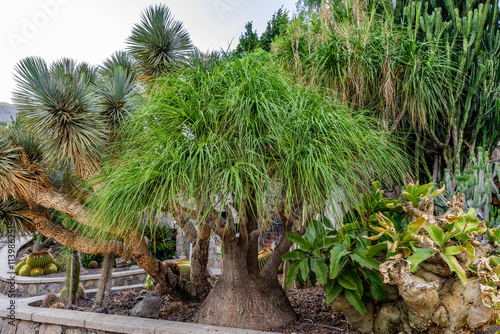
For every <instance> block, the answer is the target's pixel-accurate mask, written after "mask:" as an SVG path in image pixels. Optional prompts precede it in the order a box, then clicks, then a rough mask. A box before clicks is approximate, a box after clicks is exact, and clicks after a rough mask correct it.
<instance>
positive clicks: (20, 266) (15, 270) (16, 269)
mask: <svg viewBox="0 0 500 334" xmlns="http://www.w3.org/2000/svg"><path fill="white" fill-rule="evenodd" d="M25 264H26V258H24V259H22V260H21V261H19V263H18V264H17V265H16V267H15V268H14V273H15V274H16V275H19V270H21V268H22V267H23V266H24V265H25Z"/></svg>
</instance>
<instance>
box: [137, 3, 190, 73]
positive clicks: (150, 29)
mask: <svg viewBox="0 0 500 334" xmlns="http://www.w3.org/2000/svg"><path fill="white" fill-rule="evenodd" d="M127 44H128V52H129V53H130V55H131V56H132V57H133V58H134V59H135V61H136V62H137V66H138V70H139V72H140V74H141V76H142V79H143V80H145V81H147V80H149V79H152V78H156V77H159V76H161V75H162V74H163V73H165V72H166V71H171V70H172V69H174V68H175V67H176V66H178V65H180V64H183V63H184V62H185V60H186V56H187V55H188V52H189V50H190V49H191V48H192V44H191V40H190V38H189V33H188V32H187V30H186V29H184V27H183V24H182V22H181V21H177V20H175V19H174V16H173V15H172V13H171V11H170V9H169V8H168V7H167V6H166V5H163V4H159V5H158V4H157V5H152V6H150V7H148V8H146V10H144V12H143V13H142V14H141V22H140V23H138V24H136V25H134V27H133V28H132V33H131V35H130V36H129V37H128V39H127Z"/></svg>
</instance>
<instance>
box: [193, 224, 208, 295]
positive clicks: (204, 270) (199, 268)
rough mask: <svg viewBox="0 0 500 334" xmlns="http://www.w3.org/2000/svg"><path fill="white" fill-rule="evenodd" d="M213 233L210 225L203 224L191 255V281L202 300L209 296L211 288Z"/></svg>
mask: <svg viewBox="0 0 500 334" xmlns="http://www.w3.org/2000/svg"><path fill="white" fill-rule="evenodd" d="M211 235H212V229H211V228H210V227H209V226H207V225H203V226H201V227H200V233H199V234H198V239H197V240H196V243H195V245H194V247H193V253H192V255H191V282H192V283H193V284H194V286H195V287H196V294H197V296H198V297H199V298H200V299H201V300H204V299H205V298H206V297H207V296H208V293H209V292H210V289H211V284H210V282H209V281H208V247H209V245H210V237H211Z"/></svg>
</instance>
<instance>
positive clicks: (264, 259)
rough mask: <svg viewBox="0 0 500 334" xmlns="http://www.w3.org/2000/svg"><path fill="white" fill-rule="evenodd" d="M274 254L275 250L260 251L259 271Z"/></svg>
mask: <svg viewBox="0 0 500 334" xmlns="http://www.w3.org/2000/svg"><path fill="white" fill-rule="evenodd" d="M272 254H273V250H272V249H271V248H262V249H261V250H260V251H259V255H258V260H259V269H260V270H262V268H264V266H265V265H266V263H267V261H269V259H270V258H271V255H272Z"/></svg>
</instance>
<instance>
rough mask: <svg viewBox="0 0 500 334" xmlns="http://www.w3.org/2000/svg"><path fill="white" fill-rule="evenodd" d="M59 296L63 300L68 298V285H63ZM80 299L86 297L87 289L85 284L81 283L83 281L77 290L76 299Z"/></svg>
mask: <svg viewBox="0 0 500 334" xmlns="http://www.w3.org/2000/svg"><path fill="white" fill-rule="evenodd" d="M59 297H60V298H61V299H62V300H67V299H68V289H66V287H63V288H62V289H61V292H59ZM80 299H85V289H84V287H83V284H81V283H80V284H78V289H77V290H76V301H78V300H80ZM76 301H75V302H76Z"/></svg>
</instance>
